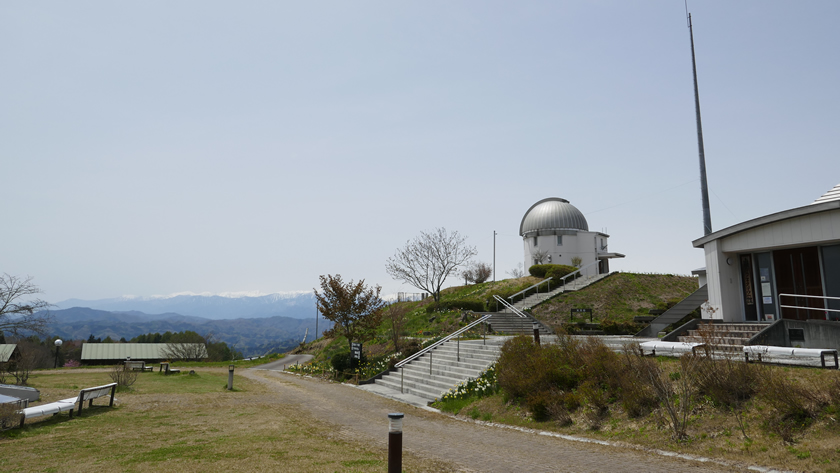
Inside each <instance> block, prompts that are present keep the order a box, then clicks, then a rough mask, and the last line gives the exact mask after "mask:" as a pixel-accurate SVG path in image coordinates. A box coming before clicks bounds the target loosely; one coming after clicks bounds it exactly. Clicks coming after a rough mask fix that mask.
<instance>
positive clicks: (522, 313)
mask: <svg viewBox="0 0 840 473" xmlns="http://www.w3.org/2000/svg"><path fill="white" fill-rule="evenodd" d="M493 298H494V299H496V300H497V301H498V302H501V303H502V305H503V306H505V307H507V308H508V309H510V310H512V311H513V313H514V314H516V315H518V316H519V317H520V318H528V316H527V315H526V314H525V313H524V312H522V311H521V310H519V309H517V308H516V307H514V306H513V305H511V304H508V302H507V301H506V300H504V299H502V298H501V297H499V296H498V295H496V294H494V295H493Z"/></svg>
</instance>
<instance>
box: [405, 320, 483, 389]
mask: <svg viewBox="0 0 840 473" xmlns="http://www.w3.org/2000/svg"><path fill="white" fill-rule="evenodd" d="M492 316H493V314H487V315H485V316H483V317H481V318H480V319H478V320H475V321H473V322H472V323H470V324H469V325H467V326H466V327H464V328H462V329H460V330H457V331H455V332H452V333H451V334H449V335H447V336H446V337H444V338H442V339H440V340H438V341H437V342H435V343H433V344H431V345H429V346H427V347H426V348H424V349H422V350H420V351H418V352H417V353H415V354H413V355H411V356H409V357H408V358H406V359H404V360H402V361H400V362H399V363H397V364H395V365H394V368H400V392H403V379H404V375H405V373H404V370H403V369H401V368H402V367H403V366H405V365H407V364H408V363H411V362H412V361H414V360H416V359H418V358H420V357H421V356H423V355H425V354H426V353H428V354H429V376H431V374H432V350H434V349H435V348H437V347H439V346H441V345H443V344H444V343H446V342H448V341H450V340H452V339H453V338H455V337H458V349H457V353H458V354H457V357H458V361H461V337H460V335H461V334H462V333H464V332H466V331H467V330H469V329H471V328H473V327H475V326H476V325H478V324H480V323H482V322H484V321H486V320H487V319H489V318H490V317H492ZM484 343H485V344H487V327H486V326H485V328H484Z"/></svg>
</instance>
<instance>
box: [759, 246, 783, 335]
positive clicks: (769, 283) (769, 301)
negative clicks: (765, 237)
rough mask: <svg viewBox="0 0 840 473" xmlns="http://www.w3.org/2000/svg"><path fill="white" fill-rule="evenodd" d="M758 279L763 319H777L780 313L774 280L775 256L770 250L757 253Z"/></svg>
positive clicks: (761, 316)
mask: <svg viewBox="0 0 840 473" xmlns="http://www.w3.org/2000/svg"><path fill="white" fill-rule="evenodd" d="M754 259H755V266H756V281H757V282H758V297H759V303H758V307H759V309H760V310H761V313H760V318H761V320H765V321H768V320H776V319H777V318H778V316H777V314H778V313H779V312H778V311H777V308H776V294H775V293H774V290H775V287H776V284H775V283H774V282H773V257H772V256H771V255H770V253H769V252H767V253H756V254H755V256H754Z"/></svg>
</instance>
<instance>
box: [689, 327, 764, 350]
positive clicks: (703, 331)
mask: <svg viewBox="0 0 840 473" xmlns="http://www.w3.org/2000/svg"><path fill="white" fill-rule="evenodd" d="M765 328H767V324H757V323H756V324H750V323H738V324H720V323H715V324H702V325H700V326H698V327H697V329H694V330H689V331H688V334H687V335H680V336H679V337H678V339H679V341H681V342H693V343H706V344H709V345H711V346H712V348H713V349H715V350H721V351H732V352H741V351H742V350H743V347H744V345H745V344H746V342H747V341H749V339H751V338H752V337H754V336H755V335H756V334H757V333H758V332H760V331H762V330H763V329H765Z"/></svg>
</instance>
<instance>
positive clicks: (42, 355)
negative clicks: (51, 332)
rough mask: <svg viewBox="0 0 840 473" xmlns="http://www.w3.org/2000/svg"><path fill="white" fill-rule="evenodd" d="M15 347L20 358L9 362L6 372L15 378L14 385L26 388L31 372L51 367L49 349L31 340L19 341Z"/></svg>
mask: <svg viewBox="0 0 840 473" xmlns="http://www.w3.org/2000/svg"><path fill="white" fill-rule="evenodd" d="M35 338H36V339H37V337H35ZM17 346H18V349H19V350H20V358H18V359H17V360H16V361H15V362H14V363H11V362H10V363H9V365H8V367H7V370H8V372H9V374H11V375H12V376H14V377H15V384H18V385H20V386H26V383H27V382H28V381H29V375H30V374H31V373H32V371H33V370H36V369H40V368H51V367H52V364H51V356H50V349H49V348H48V347H45V346H43V345H40V344H38V343H35V342H33V341H31V340H19V341H18V342H17Z"/></svg>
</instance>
